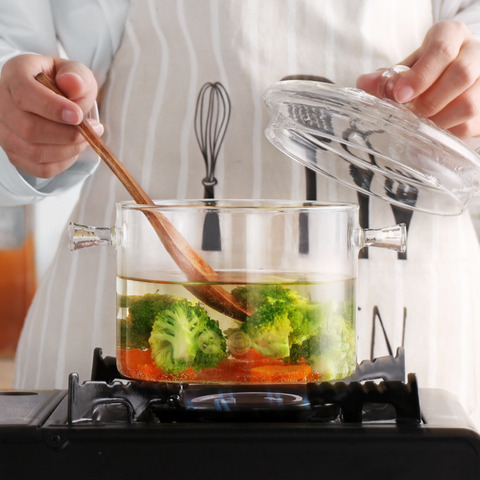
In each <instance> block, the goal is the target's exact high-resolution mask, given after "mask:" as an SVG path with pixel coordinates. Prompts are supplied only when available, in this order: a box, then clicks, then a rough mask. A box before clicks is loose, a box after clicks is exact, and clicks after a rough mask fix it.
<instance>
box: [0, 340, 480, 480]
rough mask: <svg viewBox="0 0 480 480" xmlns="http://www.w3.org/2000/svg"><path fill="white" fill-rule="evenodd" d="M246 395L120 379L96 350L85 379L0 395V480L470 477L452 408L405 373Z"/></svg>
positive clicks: (476, 450) (465, 433) (475, 449)
mask: <svg viewBox="0 0 480 480" xmlns="http://www.w3.org/2000/svg"><path fill="white" fill-rule="evenodd" d="M400 353H401V352H400ZM397 355H398V354H397ZM379 361H380V362H381V361H382V359H380V360H379ZM384 361H389V360H388V359H387V360H384ZM360 367H362V365H360ZM360 372H361V368H360ZM252 390H253V389H252V388H251V387H248V386H241V387H235V388H233V387H231V386H228V387H227V386H223V387H222V386H218V385H216V386H209V385H207V386H206V385H184V384H154V383H148V382H138V381H126V380H124V379H121V376H120V375H119V374H118V371H117V370H116V366H115V359H114V358H112V357H106V358H103V357H102V354H101V350H100V349H97V350H96V351H95V356H94V367H93V372H92V380H90V381H87V382H84V383H83V384H81V383H80V382H79V378H78V375H77V374H71V375H70V377H69V387H68V390H38V391H21V390H20V391H18V390H15V391H14V390H12V391H1V392H0V466H1V467H0V478H2V479H15V480H18V479H22V478H31V477H32V475H34V474H37V473H38V472H45V473H47V472H48V474H49V475H50V476H53V478H57V477H60V476H65V477H67V478H70V479H77V478H78V479H80V478H82V479H84V478H87V477H90V478H92V477H93V478H115V479H123V478H128V479H132V478H134V479H143V478H176V479H184V478H185V479H187V478H197V479H209V480H210V479H212V480H213V479H217V478H218V479H220V478H221V479H229V480H234V479H242V480H245V479H249V480H250V479H270V478H275V479H283V478H285V479H287V478H288V479H292V478H302V477H307V476H309V477H312V476H313V475H315V476H319V477H321V478H325V479H347V478H348V479H351V478H355V479H358V480H362V479H372V478H384V479H389V480H395V479H408V480H416V479H422V480H424V479H431V478H439V479H447V478H452V479H455V480H467V479H468V480H470V479H472V480H473V479H475V480H478V479H479V478H480V436H479V435H478V433H477V432H476V431H475V429H474V428H473V426H472V424H471V422H470V421H469V419H468V418H467V416H466V414H465V412H464V411H463V409H462V407H461V406H460V405H459V403H458V402H457V401H456V399H455V397H454V396H453V395H452V394H450V393H448V392H445V391H443V390H434V389H418V387H417V381H416V377H415V375H413V374H409V375H408V380H407V382H403V381H399V380H383V381H380V382H373V381H367V382H360V381H355V378H354V379H350V380H349V381H346V382H337V383H320V384H308V385H305V386H303V387H302V388H300V389H299V387H298V386H297V385H287V386H286V387H285V386H282V388H281V393H279V391H275V389H274V388H272V386H264V387H263V388H259V387H258V386H255V389H254V391H252Z"/></svg>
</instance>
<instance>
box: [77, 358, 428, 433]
mask: <svg viewBox="0 0 480 480" xmlns="http://www.w3.org/2000/svg"><path fill="white" fill-rule="evenodd" d="M92 378H93V379H94V380H91V381H87V382H85V383H83V384H80V382H79V377H78V375H77V374H76V373H72V374H71V375H70V377H69V388H68V423H69V424H82V423H168V422H170V423H171V422H205V421H207V422H212V421H213V422H225V421H227V422H231V421H256V422H259V421H260V422H272V421H273V422H278V421H280V422H289V421H290V422H292V421H293V422H317V423H321V422H323V423H330V422H334V423H366V422H388V423H396V424H405V423H408V424H419V423H420V422H421V413H420V404H419V395H418V386H417V380H416V377H415V375H414V374H410V375H408V381H407V383H404V382H402V381H397V380H385V381H381V382H373V381H368V382H364V383H361V382H355V381H350V382H348V383H347V382H335V383H330V382H323V383H309V384H302V385H297V384H291V385H290V384H282V385H255V386H252V385H199V384H176V383H154V382H145V381H136V380H129V381H127V380H126V379H125V378H122V376H121V375H120V374H119V373H118V370H117V368H116V363H115V359H114V358H112V357H106V358H103V357H102V354H101V349H96V350H95V354H94V367H93V373H92Z"/></svg>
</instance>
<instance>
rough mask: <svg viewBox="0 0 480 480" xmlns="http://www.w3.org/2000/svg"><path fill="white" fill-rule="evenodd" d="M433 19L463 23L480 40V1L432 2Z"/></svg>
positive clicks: (447, 0)
mask: <svg viewBox="0 0 480 480" xmlns="http://www.w3.org/2000/svg"><path fill="white" fill-rule="evenodd" d="M432 8H433V19H434V21H435V22H438V21H440V20H448V19H455V20H459V21H460V22H463V23H465V25H467V26H468V28H469V29H470V31H471V32H472V34H473V35H474V36H475V37H476V38H478V39H480V1H479V0H433V1H432Z"/></svg>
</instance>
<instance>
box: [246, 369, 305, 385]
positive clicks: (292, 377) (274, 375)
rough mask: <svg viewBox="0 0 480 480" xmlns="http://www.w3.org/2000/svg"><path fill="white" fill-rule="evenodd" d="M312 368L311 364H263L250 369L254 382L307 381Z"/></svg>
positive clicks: (251, 378) (251, 379)
mask: <svg viewBox="0 0 480 480" xmlns="http://www.w3.org/2000/svg"><path fill="white" fill-rule="evenodd" d="M311 371H312V368H311V367H310V365H262V366H260V367H253V368H252V369H251V370H250V381H251V382H252V383H291V382H306V381H307V378H308V376H309V375H310V373H311Z"/></svg>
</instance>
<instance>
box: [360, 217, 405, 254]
mask: <svg viewBox="0 0 480 480" xmlns="http://www.w3.org/2000/svg"><path fill="white" fill-rule="evenodd" d="M355 244H356V245H357V246H358V248H363V247H381V248H389V249H391V250H395V251H397V252H402V253H403V252H406V250H407V226H406V225H405V224H404V223H400V224H398V225H394V226H392V227H384V228H367V229H361V228H360V229H358V236H357V239H356V242H355Z"/></svg>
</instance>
